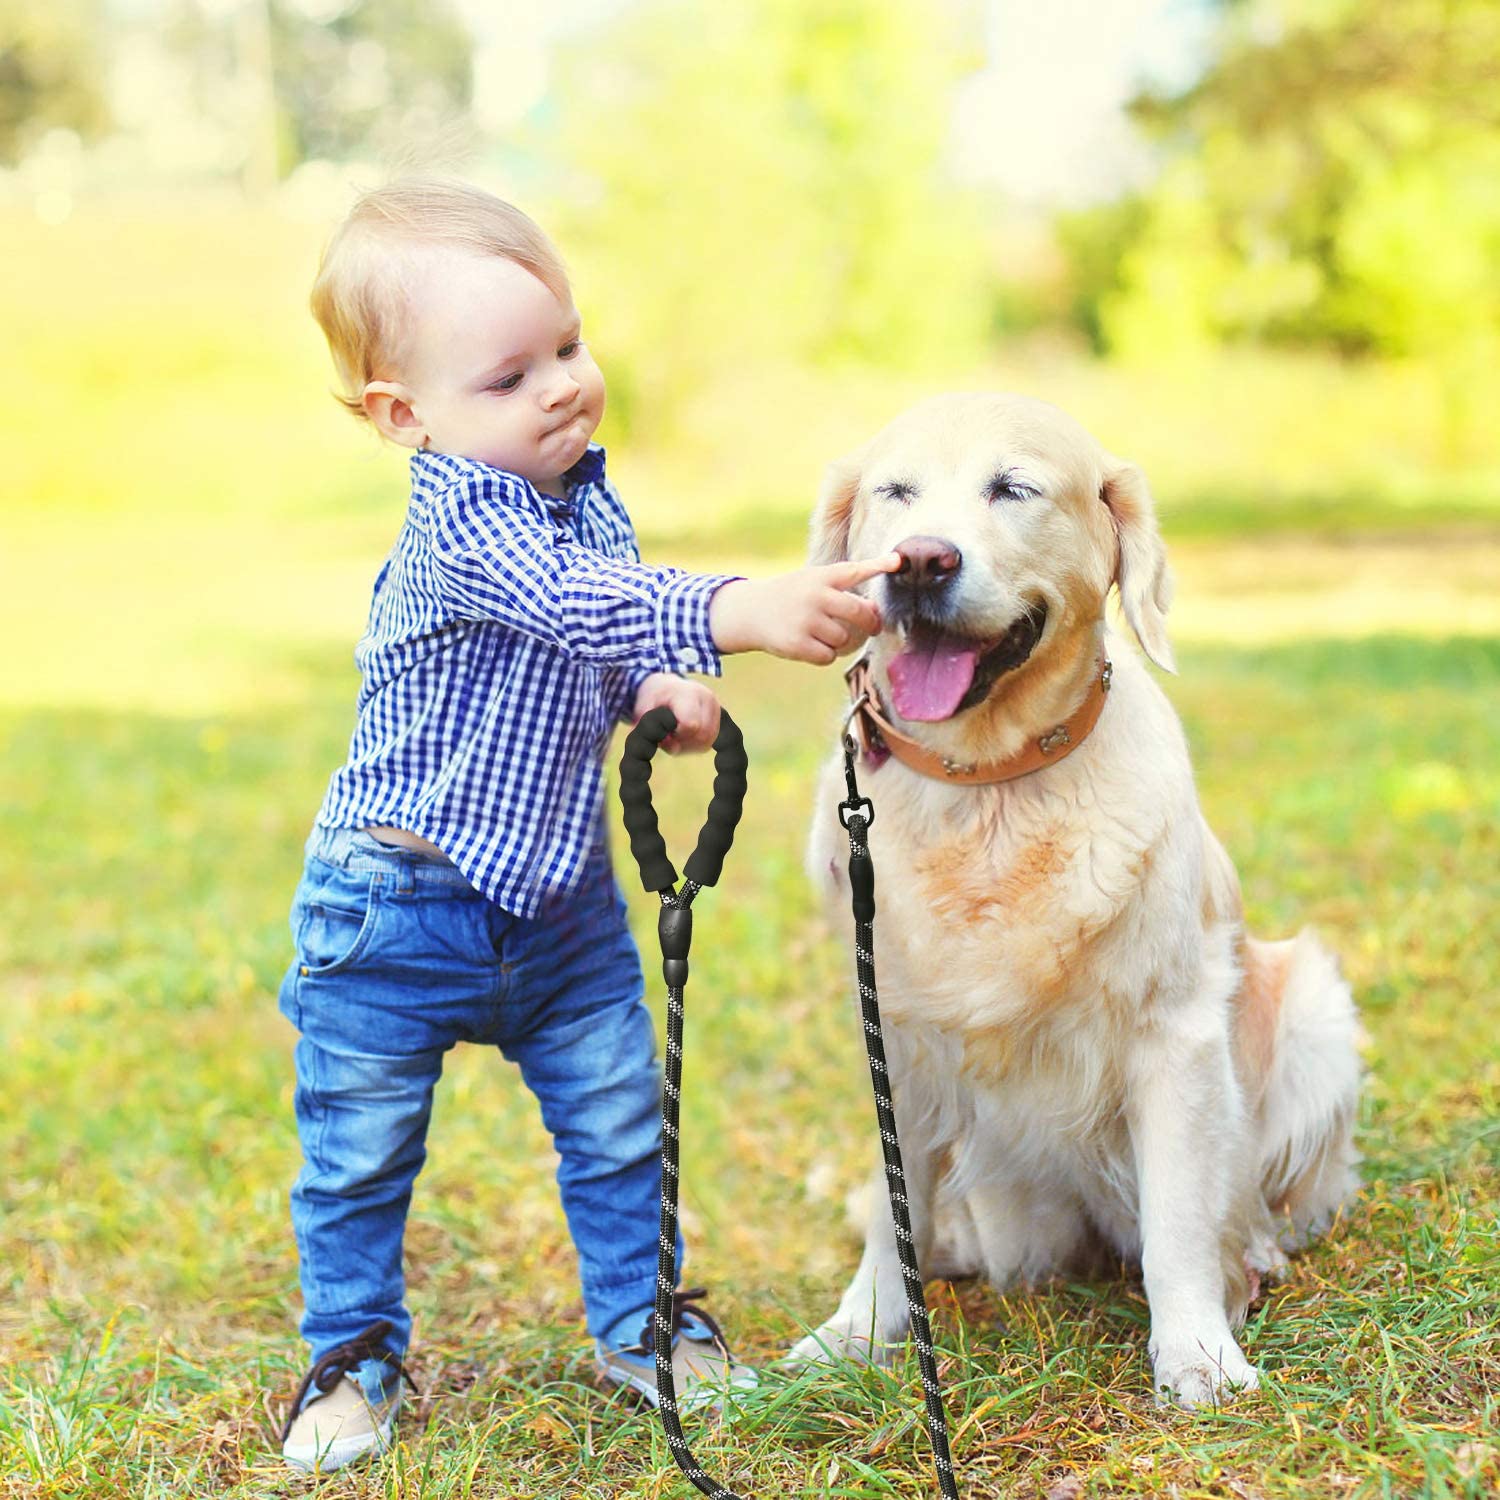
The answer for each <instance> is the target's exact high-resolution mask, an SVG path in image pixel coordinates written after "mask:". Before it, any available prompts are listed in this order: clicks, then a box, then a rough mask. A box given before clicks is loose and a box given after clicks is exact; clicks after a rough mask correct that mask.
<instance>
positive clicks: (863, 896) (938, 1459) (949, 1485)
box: [839, 727, 958, 1500]
mask: <svg viewBox="0 0 1500 1500" xmlns="http://www.w3.org/2000/svg"><path fill="white" fill-rule="evenodd" d="M857 753H858V746H857V745H856V744H855V742H854V737H853V736H852V735H851V734H850V732H849V730H848V728H847V727H846V728H845V730H844V782H845V785H846V786H847V788H848V791H849V796H848V798H847V800H846V801H843V802H840V803H839V822H840V823H842V824H843V825H844V830H845V832H847V833H848V835H849V888H850V890H851V891H852V892H853V905H854V967H855V973H856V976H857V978H858V982H859V1009H860V1014H861V1017H862V1019H863V1020H864V1029H865V1051H866V1052H867V1053H868V1054H869V1058H870V1083H871V1085H872V1086H873V1088H874V1090H875V1117H876V1119H877V1120H878V1121H879V1122H880V1149H881V1152H882V1154H883V1155H884V1156H885V1182H886V1188H887V1190H888V1191H889V1193H890V1198H891V1218H892V1219H893V1220H894V1221H895V1228H896V1253H897V1254H898V1255H899V1256H900V1258H901V1279H902V1281H903V1282H904V1283H905V1286H906V1310H907V1317H908V1321H909V1323H910V1327H911V1336H912V1340H913V1341H914V1342H915V1344H916V1346H917V1364H918V1366H919V1367H920V1369H921V1371H922V1393H923V1396H924V1397H925V1399H926V1402H927V1436H928V1438H929V1439H930V1440H931V1442H932V1461H933V1463H934V1464H935V1465H936V1466H937V1476H938V1490H939V1492H940V1493H941V1494H942V1496H943V1500H958V1483H957V1481H956V1480H955V1479H954V1477H953V1457H952V1455H951V1454H950V1453H949V1451H948V1419H947V1417H946V1416H944V1414H943V1388H942V1386H941V1385H940V1384H939V1383H938V1369H937V1356H936V1355H935V1354H934V1353H933V1349H932V1327H931V1325H930V1324H929V1323H928V1321H927V1299H926V1298H925V1297H924V1296H923V1294H922V1272H921V1270H920V1269H919V1268H918V1266H917V1245H916V1240H915V1238H914V1237H913V1235H912V1232H911V1211H910V1207H909V1205H908V1202H907V1197H906V1170H905V1168H904V1167H903V1166H902V1165H901V1138H900V1136H899V1135H898V1134H897V1133H896V1109H895V1105H894V1104H893V1103H892V1101H891V1082H890V1070H889V1069H888V1068H887V1067H886V1063H885V1039H884V1036H883V1035H882V1033H881V1029H880V1000H879V997H878V996H877V995H876V993H875V862H874V861H873V860H872V859H871V858H870V844H869V838H868V835H869V832H870V825H871V824H872V823H873V822H874V821H875V804H874V803H873V802H871V801H870V799H869V798H868V797H861V796H860V794H859V782H858V781H857V780H856V778H855V775H854V761H855V757H856V755H857Z"/></svg>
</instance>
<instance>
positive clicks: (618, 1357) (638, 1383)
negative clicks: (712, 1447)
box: [594, 1287, 758, 1410]
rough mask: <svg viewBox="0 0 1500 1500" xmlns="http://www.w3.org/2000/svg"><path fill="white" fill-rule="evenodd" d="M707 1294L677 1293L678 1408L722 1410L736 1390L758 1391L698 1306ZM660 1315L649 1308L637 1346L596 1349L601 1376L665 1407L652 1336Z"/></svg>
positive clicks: (609, 1344) (697, 1290)
mask: <svg viewBox="0 0 1500 1500" xmlns="http://www.w3.org/2000/svg"><path fill="white" fill-rule="evenodd" d="M705 1295H706V1291H705V1289H704V1288H703V1287H694V1288H693V1290H691V1291H687V1292H674V1293H673V1294H672V1383H673V1385H674V1386H675V1387H676V1392H677V1404H678V1405H679V1406H682V1407H691V1406H701V1407H716V1408H718V1409H720V1410H722V1409H723V1407H724V1405H725V1402H726V1401H730V1400H732V1399H733V1397H734V1393H735V1392H737V1391H747V1390H752V1389H754V1387H755V1386H756V1384H757V1383H758V1378H757V1376H756V1373H755V1371H754V1370H752V1369H751V1368H750V1367H749V1366H748V1365H741V1364H736V1363H735V1358H734V1355H733V1354H731V1353H730V1351H729V1345H728V1343H727V1342H726V1341H725V1338H724V1334H723V1331H722V1330H721V1329H720V1327H719V1325H718V1324H717V1323H716V1322H714V1320H713V1319H712V1318H711V1317H710V1316H709V1315H708V1313H707V1312H705V1311H704V1310H703V1308H701V1307H699V1306H697V1305H696V1301H697V1299H698V1298H699V1297H702V1296H705ZM655 1316H656V1310H655V1309H654V1308H648V1309H647V1310H646V1313H645V1322H644V1324H643V1325H642V1327H641V1330H640V1334H639V1336H638V1337H637V1339H636V1341H635V1342H634V1343H622V1342H616V1341H614V1340H610V1339H599V1340H598V1341H597V1342H596V1343H595V1346H594V1347H595V1350H596V1352H597V1354H598V1360H599V1373H600V1374H601V1375H602V1376H603V1377H604V1378H605V1380H607V1381H609V1382H611V1383H612V1384H614V1385H628V1386H630V1387H631V1388H632V1389H633V1390H637V1391H639V1392H640V1393H641V1395H643V1396H644V1397H645V1398H646V1399H647V1400H648V1401H649V1402H650V1403H651V1404H652V1405H653V1406H657V1405H659V1404H660V1396H659V1395H658V1393H657V1389H656V1352H655V1351H656V1342H655V1334H654V1333H653V1332H652V1322H653V1320H654V1318H655ZM627 1326H628V1325H627Z"/></svg>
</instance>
